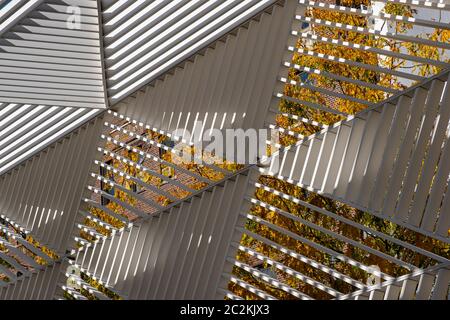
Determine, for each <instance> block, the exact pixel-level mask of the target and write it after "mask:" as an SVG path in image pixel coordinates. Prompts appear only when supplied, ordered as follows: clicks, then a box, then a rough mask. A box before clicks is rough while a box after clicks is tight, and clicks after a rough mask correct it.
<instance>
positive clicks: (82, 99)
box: [0, 0, 450, 300]
mask: <svg viewBox="0 0 450 320" xmlns="http://www.w3.org/2000/svg"><path fill="white" fill-rule="evenodd" d="M333 3H334V2H330V1H327V2H325V1H324V2H322V1H307V0H284V1H275V0H245V1H241V0H226V1H212V0H190V1H173V0H138V1H131V0H102V1H95V0H32V1H21V0H11V1H4V0H3V1H0V6H1V7H0V38H1V39H0V175H1V176H0V215H1V219H0V262H3V263H2V264H0V275H1V276H2V278H0V299H60V298H63V297H64V298H73V299H82V300H86V299H117V298H122V299H223V298H225V297H227V298H229V299H242V298H245V297H244V296H240V295H239V294H237V293H236V292H233V291H232V290H231V289H230V286H229V284H230V283H232V284H234V285H237V286H238V287H240V288H242V289H243V290H245V291H246V292H248V293H249V295H250V296H252V295H253V296H254V297H259V298H262V299H276V298H277V295H276V294H274V292H277V291H278V292H283V293H287V294H289V295H290V296H293V297H294V298H297V299H301V300H303V299H305V300H307V299H314V296H311V294H308V292H309V291H308V292H305V290H302V288H304V286H300V285H297V284H298V283H301V284H304V285H307V286H310V287H312V288H313V290H315V291H314V292H319V293H324V294H326V295H327V296H328V297H329V298H330V299H339V300H343V299H355V300H367V299H448V297H449V294H450V293H449V284H450V258H449V256H448V255H447V256H446V255H445V253H442V252H436V251H435V250H434V248H433V246H424V245H421V244H420V243H417V242H415V241H414V239H412V240H410V239H404V238H400V237H399V236H398V234H395V233H394V232H385V231H380V229H378V228H377V226H376V225H371V224H364V223H361V222H360V221H356V220H354V219H351V218H348V217H345V216H343V215H342V214H341V213H340V212H337V211H336V212H334V211H333V210H332V209H331V208H329V207H326V206H320V205H319V204H317V203H309V202H307V201H305V200H304V199H303V198H302V197H300V196H299V195H296V194H288V192H287V191H285V190H278V189H275V188H273V187H272V186H270V185H267V184H265V183H264V179H260V177H261V176H262V175H263V176H266V177H272V178H277V179H279V180H281V181H284V182H286V183H288V184H289V185H292V186H295V187H297V188H300V189H301V190H305V191H307V192H310V193H314V194H318V195H321V196H323V197H325V198H327V199H330V200H332V201H335V202H336V203H338V204H339V206H341V205H345V206H348V207H351V208H353V210H359V211H362V212H364V213H365V214H367V215H368V216H370V217H373V219H378V220H377V221H378V222H379V223H380V224H391V225H395V226H396V227H397V228H400V229H401V230H407V231H409V232H414V233H415V234H417V235H418V236H421V237H424V238H425V239H426V241H429V242H430V243H439V244H441V245H443V246H445V245H450V239H449V229H450V184H449V173H450V140H449V135H450V132H449V130H450V126H449V123H450V122H449V119H450V88H449V86H448V82H449V81H450V63H449V62H448V61H449V49H450V42H449V41H448V38H447V39H445V38H433V37H428V36H423V34H426V33H427V32H428V33H430V31H432V30H435V29H439V30H443V31H447V32H448V30H450V4H449V3H448V2H447V1H437V0H433V1H422V0H382V1H373V5H374V6H375V4H378V5H380V4H381V5H383V4H386V3H389V4H398V5H407V6H411V7H413V8H416V9H417V10H418V12H419V14H418V15H417V18H408V17H405V16H397V15H392V14H387V13H383V12H382V11H380V12H373V11H371V10H370V9H368V8H364V7H361V8H350V7H345V6H340V5H336V4H333ZM311 8H316V9H321V10H325V11H327V10H328V11H331V12H338V13H342V14H346V15H354V16H359V17H367V18H369V17H371V19H374V20H375V23H370V24H367V26H365V27H361V26H355V25H348V24H344V23H340V22H336V21H328V20H326V19H317V18H315V17H311V16H310V15H308V14H307V13H306V10H307V9H311ZM421 12H424V13H423V14H420V13H421ZM399 21H400V22H405V23H409V24H410V25H411V28H412V31H410V32H408V33H405V34H401V33H397V32H396V30H395V29H392V28H387V27H383V28H379V26H378V24H377V22H386V23H388V22H399ZM311 26H327V27H329V28H332V30H340V31H351V32H354V33H355V34H360V35H363V36H370V37H373V39H387V40H393V41H398V42H402V43H408V44H411V45H412V46H420V45H422V46H427V47H428V48H431V49H435V50H439V52H441V59H436V58H433V57H426V56H423V55H413V54H411V52H408V51H404V50H403V51H402V50H400V51H392V50H389V49H388V48H387V47H379V46H369V45H367V44H362V43H358V42H350V41H347V40H345V39H341V38H337V37H336V38H335V36H336V34H339V33H333V32H330V35H329V36H327V37H326V36H324V35H323V34H319V35H318V34H317V33H315V32H314V29H313V28H311ZM419 33H420V34H419ZM299 39H302V40H303V41H306V42H307V44H308V45H307V47H299V46H298V45H297V44H298V42H299ZM442 39H444V40H442ZM316 43H322V44H324V45H330V46H337V47H339V48H348V49H352V50H359V51H362V52H370V53H373V54H375V55H377V57H380V59H382V58H386V57H391V58H395V59H397V60H398V61H405V66H406V68H403V69H402V68H399V69H392V68H388V67H386V66H383V65H382V64H379V65H376V64H370V63H369V62H367V61H356V60H351V59H348V58H345V57H340V56H335V55H333V54H331V53H330V54H324V53H320V52H316V51H314V50H313V49H312V48H313V44H316ZM308 46H309V47H308ZM294 54H295V55H303V56H310V57H315V58H318V59H321V60H322V61H324V62H335V63H340V64H343V65H346V66H352V67H355V68H358V70H363V71H364V72H373V73H374V74H375V75H390V76H392V77H396V78H398V79H401V81H400V82H401V83H402V86H397V87H392V86H386V85H383V84H380V83H376V82H366V81H363V80H360V79H358V78H355V77H350V76H344V75H342V74H337V73H333V70H329V69H326V68H320V67H317V68H312V67H310V66H303V65H297V64H296V63H295V60H293V55H294ZM415 65H430V66H433V67H436V68H437V69H433V70H437V72H436V73H435V74H433V75H424V74H420V73H418V72H413V71H412V70H413V69H412V68H411V66H415ZM292 70H296V71H295V72H302V73H304V74H316V75H321V76H323V77H324V78H326V79H329V80H330V81H342V82H345V83H350V84H356V85H358V86H361V87H365V88H371V89H373V90H377V91H379V92H381V93H382V94H383V97H384V99H382V100H379V101H377V102H374V101H373V100H372V99H370V97H361V96H358V95H356V94H355V95H353V94H350V93H346V92H345V91H343V90H336V89H334V88H332V87H324V86H321V85H320V84H318V83H315V82H313V81H308V80H307V79H306V80H305V78H301V79H300V80H293V79H292V78H291V77H290V76H289V75H288V73H289V71H292ZM306 78H307V77H306ZM286 85H290V86H293V87H296V88H297V89H300V88H306V89H308V90H310V91H312V92H317V93H320V94H322V95H325V96H327V97H329V99H328V100H327V102H325V103H324V102H323V101H311V100H308V99H306V98H305V99H303V98H301V97H299V96H297V95H295V96H294V95H293V94H291V93H292V91H290V90H285V88H286ZM335 99H343V100H346V101H350V102H352V103H357V104H360V105H364V106H365V108H364V109H363V111H360V112H358V113H356V114H349V113H347V112H345V111H343V110H339V109H337V108H334V107H333V101H335ZM280 101H285V102H288V103H292V104H295V105H301V106H303V107H304V108H307V109H308V110H309V112H306V113H304V114H294V113H290V112H286V111H285V110H284V111H283V110H281V111H280V109H279V104H280ZM330 101H331V102H330ZM318 111H320V112H323V113H325V114H330V115H334V116H336V118H337V119H338V120H337V121H336V122H335V123H332V124H330V123H321V122H320V121H318V120H317V119H316V118H314V117H313V116H311V115H313V114H314V112H318ZM279 116H283V117H286V118H288V119H290V120H293V121H295V122H296V123H300V124H306V125H308V126H310V127H311V128H313V130H312V131H314V132H315V133H312V134H310V135H303V134H300V133H298V132H296V131H295V130H294V129H293V128H286V127H282V126H280V125H279V123H278V122H277V121H276V119H277V117H279ZM199 120H201V121H202V123H203V128H200V130H205V128H218V129H220V130H224V129H227V128H242V129H244V130H246V129H251V128H257V129H258V128H269V129H272V130H274V131H277V132H279V133H280V134H282V135H285V136H290V137H292V138H294V139H295V141H296V142H295V143H293V144H291V145H289V146H285V145H276V146H275V148H276V150H275V151H274V152H273V153H272V154H271V155H270V157H266V158H260V159H258V160H259V161H258V163H257V164H249V165H241V166H225V165H220V164H217V163H203V164H202V165H201V166H200V167H196V166H186V165H182V164H180V163H176V162H174V161H171V160H169V159H168V158H167V157H165V156H164V154H171V155H177V152H178V151H177V150H176V149H175V148H174V146H173V145H172V144H167V143H165V142H164V141H162V140H161V139H160V138H161V136H162V137H166V138H169V140H171V141H172V142H182V143H184V144H185V145H186V146H192V145H195V143H196V142H197V141H194V140H192V139H191V140H186V138H185V136H184V135H183V134H182V133H179V135H177V134H174V133H173V132H174V130H175V129H179V128H182V129H184V130H189V131H191V132H193V131H195V130H196V129H197V130H199V128H198V127H197V128H196V126H198V121H199ZM150 133H152V134H150ZM156 133H157V134H159V135H160V136H159V137H158V136H157V135H156ZM155 150H157V152H156V153H155ZM277 164H279V165H277ZM162 168H165V170H166V171H168V172H169V174H166V173H164V172H163V170H162ZM205 172H207V173H206V174H205ZM110 190H114V192H112V193H111V192H109V191H110ZM257 190H258V191H259V192H265V193H266V194H268V195H270V196H274V197H278V199H282V200H283V201H287V202H289V203H290V204H293V205H296V206H300V207H302V208H304V209H305V210H307V211H308V212H311V213H313V212H314V213H315V214H319V215H320V216H321V217H326V219H328V220H329V221H332V222H333V223H336V224H339V225H340V226H346V227H349V228H353V229H354V230H357V232H361V233H363V234H365V235H368V236H370V237H373V238H374V239H377V241H383V242H385V243H387V244H389V245H391V246H396V247H398V248H401V249H402V250H404V251H405V252H408V254H410V255H412V256H414V257H417V260H418V261H425V260H426V261H427V265H426V266H425V267H421V266H418V264H414V263H411V261H410V260H408V261H406V260H405V259H402V257H399V256H396V255H392V254H391V253H390V252H388V251H386V250H383V251H382V250H380V249H378V248H375V247H373V246H371V245H368V244H367V243H364V242H362V241H359V240H357V239H354V238H352V237H350V236H349V235H348V234H345V233H343V232H342V231H341V230H336V229H335V228H329V227H327V226H326V225H323V224H321V223H318V222H317V221H316V220H315V219H311V218H310V216H309V215H299V214H294V213H292V212H288V210H286V209H283V208H282V207H281V206H277V205H274V204H273V203H267V202H265V201H263V200H262V199H261V198H259V197H257V195H256V194H255V192H256V191H257ZM174 191H175V192H174ZM130 199H131V200H130ZM161 199H163V200H164V201H161ZM255 206H256V207H258V208H260V209H261V210H268V211H270V212H271V214H272V215H273V216H274V217H279V218H280V219H288V220H289V221H291V222H292V223H293V224H299V225H303V226H307V227H308V228H309V230H312V231H313V232H315V233H317V234H321V235H322V236H323V237H326V238H327V239H330V241H331V240H332V241H335V242H339V243H346V244H347V245H349V246H351V247H352V248H354V251H357V252H360V253H362V254H364V255H367V256H372V257H376V258H377V259H379V261H383V263H385V264H389V265H393V266H396V267H397V268H400V269H401V270H402V275H401V276H398V275H393V274H388V273H387V272H385V270H383V267H381V268H378V269H377V268H375V269H374V267H373V266H372V265H367V264H366V263H365V262H364V260H363V259H361V258H360V257H355V256H352V255H349V254H345V253H344V252H341V251H339V250H338V249H337V248H335V247H333V246H332V245H327V244H324V243H322V242H319V241H316V240H315V238H311V237H309V236H308V235H306V234H301V233H298V232H294V231H293V230H288V229H287V228H286V226H285V225H282V224H277V223H276V222H274V221H276V219H275V220H274V219H272V220H269V219H267V218H265V217H264V216H263V215H258V214H257V213H255V210H253V208H255ZM250 223H251V224H253V225H257V226H263V227H265V228H269V229H270V230H272V232H275V233H276V234H278V235H279V236H280V237H285V238H286V239H290V240H292V241H296V242H298V243H301V244H303V245H305V246H308V247H309V248H312V249H313V250H315V251H318V252H320V253H322V254H324V255H326V256H327V257H328V260H327V261H328V262H324V261H319V260H318V259H316V258H315V257H314V255H308V254H306V253H303V252H298V251H296V250H294V249H292V248H291V247H289V246H287V245H284V244H283V243H280V242H277V241H276V240H275V239H273V238H270V237H268V236H267V235H263V234H258V233H257V232H255V231H254V230H252V229H249V228H248V225H249V224H250ZM243 235H245V236H246V237H250V238H252V239H254V240H255V241H257V242H258V243H260V244H261V245H264V246H266V247H270V248H271V250H274V252H277V253H278V254H275V255H271V256H267V255H265V254H264V253H263V252H261V251H259V250H258V248H256V247H252V246H246V245H245V244H243V243H242V242H241V238H242V237H243ZM421 239H422V238H421ZM328 243H329V242H328ZM239 254H245V255H247V256H249V257H252V258H253V259H255V260H257V261H259V262H261V263H263V264H265V265H267V266H270V270H271V271H270V272H267V270H262V269H261V268H258V267H257V266H255V265H250V264H249V263H247V262H245V261H242V260H240V259H239V258H238V257H239ZM287 257H288V258H289V259H296V261H298V262H299V263H302V264H305V265H308V266H309V267H310V268H311V270H312V271H311V274H306V273H302V272H300V271H299V270H296V269H295V268H293V267H292V266H290V265H288V264H287V263H286V262H285V261H286V258H287ZM330 261H331V262H330ZM336 263H341V264H345V265H348V266H349V267H351V268H353V269H356V270H358V272H361V273H365V274H370V275H373V276H374V277H375V278H376V279H378V280H379V281H378V283H375V284H368V283H364V282H363V281H361V279H358V278H355V277H352V276H351V274H350V273H347V272H344V271H342V270H341V269H337V268H335V267H334V264H336ZM236 269H239V270H243V271H245V272H247V273H248V274H250V275H251V276H252V277H253V280H254V282H252V283H249V281H247V280H246V279H244V278H242V277H239V275H238V274H237V273H236V272H234V270H236ZM68 270H72V271H73V270H75V272H74V273H71V272H69V271H68ZM274 270H275V271H277V272H281V273H282V274H284V275H285V276H284V277H282V276H279V273H276V272H275V271H274ZM312 274H314V275H315V276H313V275H312ZM320 275H324V276H326V277H330V278H332V279H334V280H335V281H336V283H338V282H339V283H344V284H346V285H350V286H351V288H352V289H351V290H348V289H346V290H345V291H344V292H343V290H341V289H340V287H339V286H337V285H336V286H334V285H330V284H329V283H324V281H323V278H322V277H321V276H320ZM292 279H293V280H292ZM290 280H291V281H290ZM255 283H256V284H255ZM260 283H263V284H265V285H264V286H262V285H257V284H260ZM296 283H297V284H296ZM267 288H270V290H267Z"/></svg>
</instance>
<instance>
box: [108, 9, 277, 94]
mask: <svg viewBox="0 0 450 320" xmlns="http://www.w3.org/2000/svg"><path fill="white" fill-rule="evenodd" d="M275 2H276V1H275V0H245V1H238V0H227V1H217V0H212V1H206V0H193V1H171V0H157V1H150V0H142V1H131V0H129V1H126V0H125V1H123V0H121V1H111V0H103V1H102V4H103V29H104V30H103V33H104V43H105V59H106V68H107V83H108V89H109V90H108V93H109V98H110V101H111V103H116V102H117V101H119V100H121V99H123V98H125V97H126V96H128V95H129V94H131V93H133V92H134V91H136V90H138V89H139V88H140V87H142V86H143V85H145V84H146V83H149V82H151V81H153V80H154V79H156V78H158V77H159V76H161V75H162V74H163V73H164V72H166V71H168V70H170V69H171V68H173V67H174V66H175V65H176V64H178V63H180V62H182V61H184V60H185V59H187V58H189V57H190V56H192V55H193V54H195V53H196V52H197V51H199V50H201V49H203V48H204V47H205V46H207V45H209V44H210V43H212V42H213V41H215V40H216V39H218V38H220V37H222V36H223V35H224V34H226V33H227V32H229V31H231V30H232V29H234V28H236V27H237V26H238V25H240V24H242V23H243V22H244V21H246V20H248V19H249V18H251V17H252V16H254V15H256V14H257V13H259V12H260V11H261V10H262V9H264V8H266V7H268V6H270V5H271V4H273V3H275Z"/></svg>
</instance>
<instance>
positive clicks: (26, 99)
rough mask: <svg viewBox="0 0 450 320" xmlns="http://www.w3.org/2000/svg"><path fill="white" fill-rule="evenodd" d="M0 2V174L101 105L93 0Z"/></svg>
mask: <svg viewBox="0 0 450 320" xmlns="http://www.w3.org/2000/svg"><path fill="white" fill-rule="evenodd" d="M2 4H3V7H2V8H1V9H0V35H1V36H0V121H1V122H0V174H2V173H4V172H6V171H8V170H9V169H11V168H13V167H14V166H15V165H17V164H18V163H20V162H22V161H23V160H25V159H27V158H28V157H29V156H31V155H32V154H34V153H36V152H38V151H40V150H42V149H43V148H45V147H46V146H48V145H49V144H51V143H52V142H54V141H56V140H58V139H59V138H61V137H63V136H64V135H65V134H67V133H69V132H70V131H71V130H73V129H75V128H77V127H78V126H79V125H81V124H83V123H84V122H85V121H86V120H88V119H90V118H92V117H94V116H96V115H98V114H99V113H100V112H101V109H103V108H105V107H106V103H105V102H106V100H105V90H104V86H103V85H104V82H103V69H102V61H101V49H100V33H99V19H98V10H97V1H95V0H86V1H67V0H58V1H35V0H33V1H15V0H14V1H10V2H4V3H2ZM73 6H78V8H79V9H80V16H79V17H74V16H72V14H76V13H77V12H75V11H74V8H75V7H73ZM77 19H79V21H80V24H79V25H72V24H73V23H77Z"/></svg>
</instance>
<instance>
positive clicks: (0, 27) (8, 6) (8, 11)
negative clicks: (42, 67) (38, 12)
mask: <svg viewBox="0 0 450 320" xmlns="http://www.w3.org/2000/svg"><path fill="white" fill-rule="evenodd" d="M42 1H43V0H1V1H0V35H2V34H3V33H4V32H5V31H6V30H8V28H10V27H12V26H14V25H15V24H16V23H17V21H19V20H20V19H22V17H24V16H25V15H26V14H28V13H29V12H30V11H31V10H33V9H34V8H36V7H37V6H38V5H39V4H40V3H42Z"/></svg>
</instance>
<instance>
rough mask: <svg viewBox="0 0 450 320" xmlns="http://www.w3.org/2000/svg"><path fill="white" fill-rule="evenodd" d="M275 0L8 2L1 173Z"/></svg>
mask: <svg viewBox="0 0 450 320" xmlns="http://www.w3.org/2000/svg"><path fill="white" fill-rule="evenodd" d="M274 2H275V1H274V0H246V1H236V0H234V1H205V0H200V1H199V0H195V1H178V0H177V1H167V0H165V1H161V0H157V1H144V0H138V1H131V0H129V1H123V0H120V1H111V0H105V1H100V2H99V1H96V0H30V1H28V0H9V1H8V0H2V1H1V2H0V174H2V173H4V172H6V171H8V170H9V169H11V168H13V167H14V166H16V165H17V164H18V163H21V162H22V161H23V160H25V159H27V158H29V157H30V156H31V155H33V154H36V153H37V152H38V151H40V150H42V149H44V148H46V147H47V146H49V145H51V144H52V143H53V142H55V141H57V140H58V139H60V138H61V137H63V136H64V135H66V134H67V133H69V132H70V131H72V130H74V129H76V128H77V127H78V126H80V125H81V124H83V123H85V122H86V121H87V120H89V119H91V118H92V117H95V116H96V115H99V114H100V113H102V111H103V110H104V109H106V108H107V107H108V105H113V104H115V103H117V102H118V101H119V100H121V99H123V98H126V97H127V96H128V95H130V94H131V93H133V92H135V91H136V90H138V89H139V88H141V87H142V86H143V85H145V84H147V83H148V82H151V81H152V80H155V79H156V78H158V77H159V76H161V75H162V74H164V73H165V72H167V71H168V70H169V69H171V68H173V67H174V66H176V65H178V64H179V63H182V62H183V61H185V60H186V59H187V58H189V57H191V56H192V55H194V54H195V53H197V52H198V51H199V50H201V49H203V48H205V47H206V46H208V45H210V44H211V43H213V42H214V41H215V40H217V39H218V38H220V37H222V36H224V35H225V34H226V33H228V32H230V31H231V30H232V29H234V28H236V27H237V26H239V25H240V24H242V23H243V22H245V21H247V20H248V19H249V18H252V17H253V16H254V15H256V14H257V13H259V12H260V11H262V10H263V9H265V8H267V7H268V6H270V5H271V4H273V3H274ZM99 6H100V7H99ZM78 13H79V14H80V16H79V17H78V16H76V15H77V14H78ZM78 22H79V24H77V23H78ZM108 100H109V103H108Z"/></svg>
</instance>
